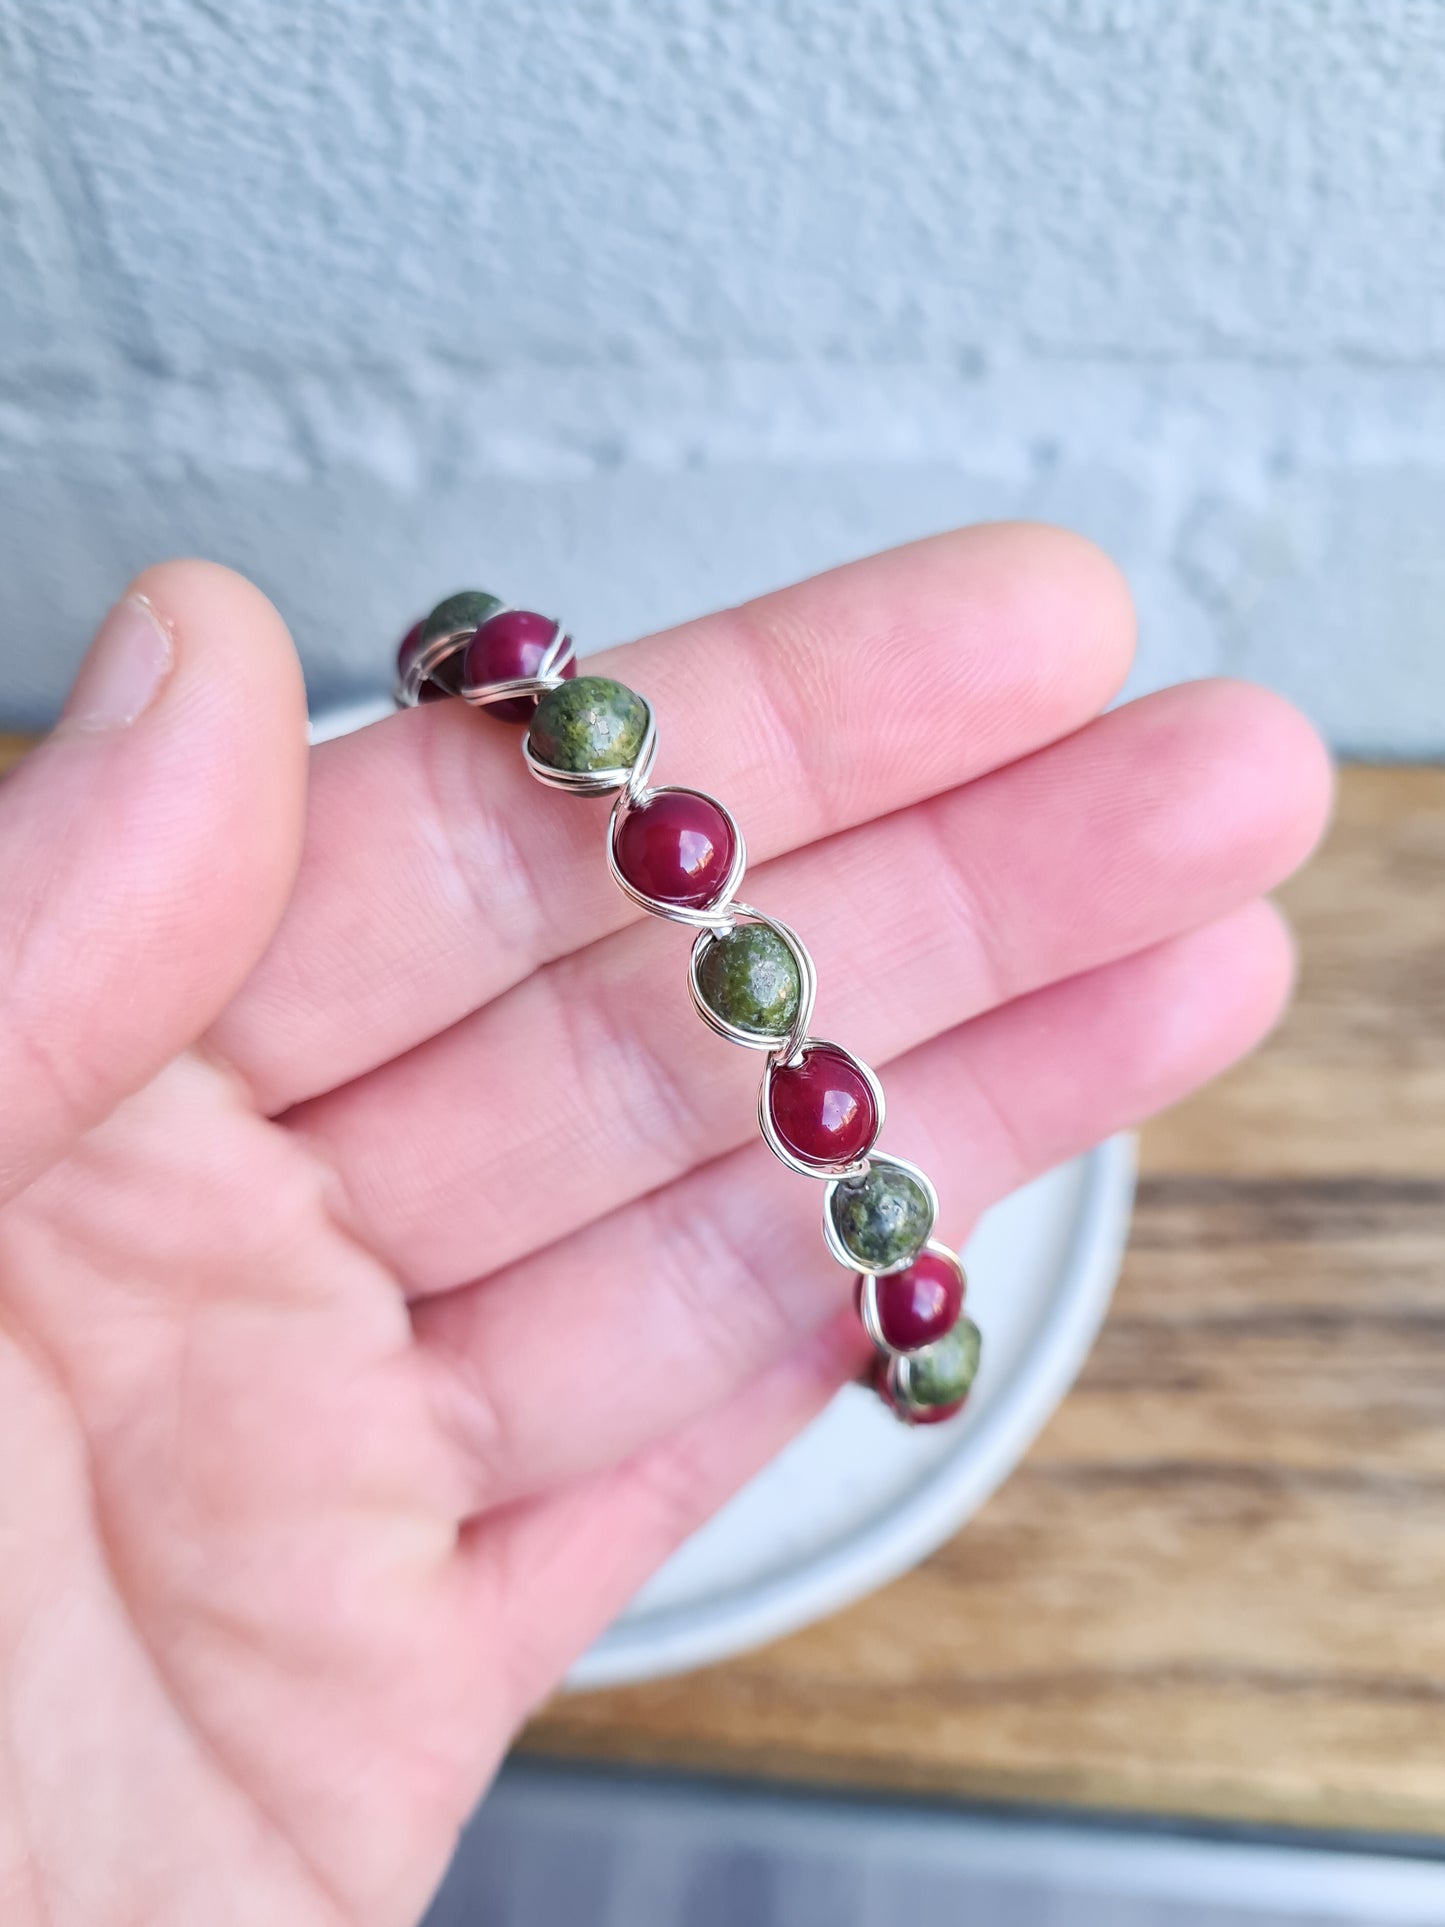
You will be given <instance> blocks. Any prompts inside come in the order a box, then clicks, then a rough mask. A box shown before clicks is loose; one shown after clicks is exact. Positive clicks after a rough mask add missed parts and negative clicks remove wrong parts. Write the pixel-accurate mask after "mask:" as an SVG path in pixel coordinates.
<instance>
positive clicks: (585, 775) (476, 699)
mask: <svg viewBox="0 0 1445 1927" xmlns="http://www.w3.org/2000/svg"><path fill="white" fill-rule="evenodd" d="M492 600H493V601H494V602H495V607H493V608H490V609H488V610H487V613H486V614H485V615H484V616H482V617H481V618H480V619H479V620H478V619H474V620H473V621H472V622H470V623H468V624H467V625H466V626H465V627H462V628H457V629H451V630H447V631H445V632H444V633H443V634H441V635H437V636H433V637H431V638H430V639H429V640H428V642H427V643H426V645H425V647H424V648H422V649H420V650H419V651H418V652H417V653H416V655H415V657H414V658H413V659H412V661H411V662H409V663H408V665H407V667H406V670H405V672H404V673H403V674H402V675H401V676H400V677H398V679H397V683H396V686H395V692H394V693H395V698H396V702H397V704H398V706H399V707H402V708H411V707H414V706H415V705H416V704H417V703H418V702H419V701H420V700H421V691H422V689H423V687H424V686H425V685H426V683H427V682H428V681H430V680H432V679H433V678H435V677H436V676H437V675H438V673H439V672H440V671H442V670H444V669H445V668H446V667H447V666H448V665H449V664H450V663H451V662H452V661H453V660H454V659H455V658H456V657H457V656H459V655H460V654H461V653H462V652H463V651H464V650H465V648H466V645H467V643H468V642H470V640H471V638H472V636H473V635H474V634H475V632H476V629H477V627H478V626H480V622H489V621H491V620H492V618H493V617H494V616H497V615H501V614H503V613H505V612H506V611H507V610H508V609H509V608H510V607H511V606H512V605H510V604H508V603H505V602H503V601H501V600H500V598H492ZM574 661H575V652H574V649H573V644H572V638H571V636H570V635H568V634H567V632H566V630H565V629H564V628H563V626H562V624H561V623H560V622H558V623H557V624H556V626H555V629H554V632H553V635H552V638H551V640H550V642H549V643H548V644H547V647H546V650H545V652H544V654H543V656H542V659H541V661H540V662H539V664H538V666H537V672H536V674H535V675H532V676H516V677H512V678H510V679H508V680H507V681H504V682H492V683H482V684H460V685H457V686H456V693H457V694H458V695H459V696H461V698H462V699H463V701H465V702H468V703H471V704H473V705H474V706H475V707H477V708H487V707H490V705H491V704H493V703H498V702H505V701H510V700H514V699H516V698H517V697H522V696H539V697H540V696H543V695H545V694H546V693H547V691H548V690H550V689H556V688H558V687H559V686H560V685H561V684H562V683H563V682H564V681H565V680H566V673H565V672H566V669H567V667H568V665H569V664H571V663H572V662H574ZM441 686H442V687H444V688H446V687H448V685H446V684H442V685H441ZM638 700H639V701H640V702H641V703H642V704H643V707H644V708H645V710H646V712H647V720H646V723H645V725H644V729H643V735H642V740H641V743H640V744H639V746H638V751H637V754H636V756H635V757H634V759H633V760H632V762H631V763H630V764H627V765H625V766H623V765H619V766H618V767H616V768H613V769H602V770H561V769H557V768H555V767H553V765H551V764H550V763H544V762H542V761H541V760H540V759H539V758H538V757H535V756H534V755H533V754H532V751H531V747H530V742H529V735H530V732H528V735H524V736H523V738H522V756H523V758H524V760H525V762H526V765H527V768H528V769H529V770H530V771H531V773H532V775H533V776H534V777H536V779H537V781H538V782H540V783H545V784H547V786H548V787H549V788H551V789H561V790H568V791H570V792H571V793H572V794H573V795H578V796H605V795H612V794H613V793H614V792H615V800H614V802H613V805H612V809H611V812H610V814H609V818H608V826H607V867H608V869H609V871H610V872H611V875H612V879H613V881H614V882H615V883H616V884H617V886H618V888H619V889H621V890H623V891H624V892H625V893H626V895H627V896H628V897H630V898H631V899H632V901H633V902H634V903H636V904H637V905H638V906H639V907H640V908H641V909H643V910H645V911H647V913H648V914H649V915H650V916H654V917H662V918H665V919H667V920H668V921H669V922H673V923H680V924H686V925H690V926H692V927H693V928H695V929H696V930H697V937H696V939H695V941H694V943H693V946H692V951H691V954H690V956H689V959H688V991H689V994H690V996H691V998H692V1003H693V1007H694V1009H695V1010H696V1011H697V1013H698V1015H699V1016H700V1017H701V1018H702V1020H703V1022H704V1023H705V1024H707V1026H708V1027H709V1029H711V1030H714V1031H716V1032H717V1034H718V1035H719V1036H720V1037H725V1038H726V1039H727V1040H728V1042H729V1043H732V1044H738V1045H741V1046H742V1047H743V1048H744V1049H747V1050H762V1051H765V1052H766V1053H767V1062H766V1063H765V1065H764V1066H763V1075H762V1082H761V1084H760V1086H759V1090H758V1128H759V1130H760V1131H761V1133H762V1137H763V1141H764V1142H765V1143H766V1144H767V1146H768V1149H769V1150H770V1151H771V1152H772V1153H773V1155H774V1156H775V1157H776V1158H777V1159H778V1160H779V1161H780V1162H781V1163H783V1164H785V1165H787V1167H788V1168H789V1170H791V1171H797V1172H798V1173H799V1174H800V1175H801V1176H803V1177H809V1178H817V1179H821V1180H822V1181H823V1182H824V1184H825V1185H826V1189H825V1191H824V1193H823V1236H824V1239H825V1241H826V1243H827V1246H828V1249H829V1251H830V1252H831V1254H832V1255H833V1257H834V1258H835V1259H837V1261H838V1263H839V1264H840V1265H842V1266H843V1267H844V1268H845V1269H846V1270H849V1271H853V1272H856V1273H858V1274H859V1278H860V1285H861V1289H860V1292H859V1317H860V1321H861V1323H862V1325H863V1329H864V1331H865V1332H866V1333H867V1335H868V1337H869V1339H870V1340H871V1342H872V1344H873V1346H874V1348H875V1350H876V1351H877V1353H878V1355H879V1357H880V1359H882V1360H883V1361H885V1363H886V1371H885V1382H886V1386H887V1392H888V1402H889V1403H890V1406H891V1409H892V1410H893V1412H894V1413H895V1415H896V1416H897V1417H898V1418H899V1419H901V1420H902V1421H903V1423H905V1424H912V1423H914V1421H915V1419H916V1418H917V1417H918V1416H919V1415H921V1413H922V1412H923V1410H924V1409H925V1408H922V1407H920V1406H918V1405H917V1404H916V1403H915V1402H914V1400H913V1399H912V1396H911V1387H910V1377H911V1365H910V1354H909V1353H908V1352H906V1351H901V1350H899V1349H897V1348H896V1347H894V1346H892V1345H890V1344H889V1343H888V1340H887V1339H886V1338H885V1336H884V1334H883V1330H882V1326H881V1324H880V1321H879V1312H878V1290H877V1288H878V1280H879V1278H880V1277H886V1276H888V1275H890V1274H891V1273H893V1272H896V1271H901V1270H904V1269H906V1268H907V1266H909V1265H911V1264H913V1263H914V1262H915V1261H916V1259H917V1258H918V1257H919V1256H920V1255H921V1252H920V1251H915V1252H913V1253H912V1254H910V1255H909V1256H907V1257H905V1258H903V1259H901V1260H899V1261H898V1262H897V1263H896V1264H892V1265H887V1266H883V1267H880V1268H877V1269H871V1268H870V1267H869V1266H867V1265H866V1264H864V1263H863V1262H862V1261H861V1260H860V1259H859V1258H858V1257H857V1256H856V1255H855V1254H854V1253H853V1252H851V1251H850V1250H849V1249H848V1247H847V1246H846V1245H845V1244H844V1242H843V1239H842V1237H841V1235H840V1233H839V1231H838V1226H837V1222H836V1219H835V1217H834V1212H833V1203H834V1199H835V1197H836V1196H837V1192H838V1187H839V1186H840V1185H843V1184H848V1183H852V1182H856V1181H857V1180H859V1179H861V1178H864V1177H866V1176H867V1175H868V1174H869V1172H870V1171H871V1170H872V1169H873V1166H874V1164H875V1163H877V1164H881V1165H884V1166H888V1167H890V1168H896V1169H898V1170H901V1171H903V1172H905V1173H906V1174H907V1175H908V1176H909V1177H911V1178H913V1179H914V1180H915V1182H917V1183H918V1184H919V1186H920V1187H921V1188H922V1190H923V1192H924V1196H925V1198H926V1199H927V1202H928V1236H927V1239H926V1241H925V1243H924V1244H923V1246H922V1247H921V1251H928V1252H932V1253H934V1254H935V1255H937V1256H939V1257H942V1258H943V1259H944V1260H945V1261H946V1262H947V1263H949V1264H950V1265H952V1266H953V1267H954V1268H955V1269H956V1270H957V1272H958V1276H959V1280H960V1283H961V1284H965V1285H966V1279H965V1276H964V1270H963V1265H962V1263H961V1261H960V1259H959V1257H958V1255H957V1253H956V1252H954V1251H953V1250H951V1249H950V1247H948V1246H947V1245H944V1244H941V1243H939V1242H938V1241H937V1240H936V1239H935V1238H934V1237H933V1235H932V1231H933V1225H934V1222H935V1221H936V1219H937V1215H938V1193H937V1191H936V1190H935V1189H934V1186H933V1184H932V1181H931V1180H930V1179H929V1178H928V1176H927V1175H926V1174H925V1173H924V1172H923V1171H922V1170H920V1168H919V1167H918V1166H917V1165H916V1164H912V1163H910V1162H909V1160H908V1159H906V1158H900V1157H896V1156H893V1155H891V1154H889V1153H887V1152H881V1151H878V1150H877V1149H876V1145H877V1141H878V1138H879V1136H880V1135H881V1133H882V1129H883V1119H884V1108H885V1100H884V1094H883V1086H882V1084H881V1083H880V1082H879V1079H878V1077H877V1075H876V1073H875V1072H874V1071H873V1070H872V1068H871V1067H870V1066H869V1065H867V1064H865V1063H863V1061H862V1060H861V1059H860V1058H858V1057H855V1056H854V1054H853V1053H852V1052H851V1051H850V1050H847V1049H845V1048H844V1047H843V1046H842V1045H841V1044H835V1043H831V1042H830V1041H829V1040H828V1039H826V1038H822V1037H814V1036H813V1035H812V1033H811V1030H810V1028H809V1026H810V1025H811V1023H812V1018H813V1006H814V1003H815V1002H816V1000H817V994H818V973H817V969H816V966H815V965H814V963H813V959H812V956H811V954H810V952H809V950H808V947H807V945H806V944H805V943H804V942H803V940H802V938H801V937H800V936H799V935H798V933H797V931H796V930H794V929H793V928H792V926H791V925H790V924H786V923H784V922H783V921H782V920H781V918H778V917H773V916H769V915H768V913H767V912H766V911H763V910H757V909H754V908H753V906H752V905H751V904H747V903H743V902H740V901H739V900H738V896H737V892H738V890H739V888H740V887H741V885H742V880H743V875H744V872H745V870H746V868H747V851H746V847H745V844H744V841H743V835H742V831H741V829H740V828H739V826H738V823H737V820H736V818H735V817H734V816H733V814H732V812H731V810H729V809H728V808H727V806H726V805H725V804H724V803H722V802H720V801H719V800H718V798H717V797H715V796H709V795H708V794H707V793H706V792H705V791H702V790H683V786H681V785H678V784H665V785H661V786H659V787H658V788H656V789H653V788H651V787H650V786H649V782H648V779H649V777H650V776H651V774H652V769H653V765H654V763H655V762H656V759H657V724H656V719H655V717H654V715H653V710H652V705H651V704H650V703H649V702H648V701H647V699H646V698H645V697H639V698H638ZM680 790H681V791H682V793H684V794H687V795H691V796H700V797H702V798H703V800H704V801H706V802H708V803H711V804H712V806H713V807H714V808H715V809H716V810H717V811H718V812H719V813H720V815H721V816H722V817H723V818H724V820H725V821H726V823H727V825H728V828H729V830H730V831H731V833H732V838H733V857H732V862H731V863H730V865H729V867H728V873H727V876H726V877H725V878H724V880H723V882H722V884H721V885H720V886H719V888H718V890H717V892H716V894H715V896H714V897H713V898H712V899H711V900H710V901H709V902H708V903H707V904H705V905H702V906H700V907H698V908H691V907H689V906H687V905H682V904H673V903H662V902H659V901H658V900H657V899H656V898H654V897H649V896H647V895H646V894H645V893H644V892H642V891H640V890H638V889H636V888H635V887H634V886H633V885H632V884H631V883H630V882H629V881H628V880H627V878H626V877H625V876H624V875H623V874H622V871H621V868H620V866H619V864H618V861H617V838H618V833H619V831H620V830H621V827H622V824H623V823H624V822H625V820H626V818H627V816H628V814H629V813H630V812H631V811H633V810H636V809H640V808H641V807H642V806H643V805H644V804H646V803H647V802H649V801H651V800H652V799H653V798H654V797H657V796H662V795H665V794H668V793H669V792H677V791H680ZM741 923H758V924H762V925H764V926H765V927H766V928H767V929H769V930H771V931H773V933H774V934H775V935H776V936H777V937H778V938H780V939H781V941H782V942H783V943H784V944H785V945H786V946H787V949H788V951H789V954H790V955H791V956H792V959H793V961H794V963H795V964H796V965H797V969H798V1008H797V1011H796V1013H795V1015H794V1018H793V1022H792V1024H791V1025H790V1027H789V1029H788V1033H787V1035H786V1036H785V1037H783V1038H781V1039H776V1038H773V1037H769V1036H764V1035H761V1034H759V1033H758V1032H756V1031H750V1030H747V1029H745V1028H743V1027H742V1026H740V1025H737V1024H733V1023H731V1022H729V1020H728V1019H727V1018H725V1017H723V1016H722V1015H721V1014H720V1013H719V1012H718V1011H716V1010H714V1009H713V1008H712V1006H711V1005H710V1004H709V1003H708V1002H707V1001H706V999H705V998H704V996H703V994H702V984H701V980H700V977H699V969H700V966H701V963H702V960H703V958H704V956H705V955H706V953H707V949H708V947H709V945H711V944H713V943H715V942H717V941H718V939H719V938H721V937H724V936H728V935H730V934H731V933H732V932H733V931H734V930H735V929H736V928H737V927H738V925H739V924H741ZM814 1050H828V1051H832V1052H835V1053H836V1054H837V1055H838V1056H840V1057H842V1058H844V1059H846V1060H847V1062H848V1063H850V1064H851V1065H853V1066H854V1068H855V1069H856V1070H857V1071H858V1072H859V1073H860V1074H861V1075H862V1077H863V1078H864V1079H865V1081H866V1082H867V1084H868V1087H869V1090H870V1091H871V1093H872V1095H873V1100H874V1105H875V1109H876V1119H875V1126H874V1131H873V1136H872V1139H871V1141H870V1143H869V1145H868V1148H867V1150H866V1151H865V1152H864V1153H863V1154H862V1155H861V1156H859V1157H858V1158H856V1159H854V1160H852V1161H851V1162H849V1163H838V1162H834V1163H826V1162H823V1163H819V1162H817V1161H807V1160H804V1159H802V1158H799V1157H798V1156H796V1155H795V1154H794V1153H793V1152H792V1151H791V1150H790V1149H789V1147H788V1145H787V1144H785V1143H784V1142H783V1140H782V1139H781V1138H780V1137H779V1135H778V1132H777V1130H776V1128H775V1126H774V1124H773V1119H772V1105H771V1098H772V1084H773V1078H774V1077H775V1075H776V1074H777V1073H778V1072H779V1071H783V1070H795V1069H797V1068H798V1066H799V1065H801V1064H802V1063H803V1061H804V1060H805V1058H806V1057H807V1055H808V1053H809V1052H810V1051H814Z"/></svg>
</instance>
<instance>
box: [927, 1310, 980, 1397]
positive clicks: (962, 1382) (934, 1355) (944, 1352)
mask: <svg viewBox="0 0 1445 1927" xmlns="http://www.w3.org/2000/svg"><path fill="white" fill-rule="evenodd" d="M982 1343H983V1340H982V1337H981V1335H980V1333H979V1329H978V1326H977V1325H975V1324H974V1322H973V1320H972V1319H971V1318H960V1319H959V1321H958V1323H957V1324H956V1325H955V1326H954V1328H953V1330H952V1331H951V1332H945V1333H944V1335H943V1337H942V1338H935V1339H934V1341H933V1343H932V1344H931V1345H925V1346H924V1347H923V1349H922V1351H918V1352H913V1353H911V1354H910V1356H909V1360H908V1397H909V1400H910V1402H911V1403H912V1404H914V1405H954V1404H956V1403H957V1402H958V1400H959V1399H961V1398H963V1397H964V1396H965V1395H966V1394H967V1392H968V1388H969V1387H970V1386H971V1385H972V1384H973V1380H974V1375H975V1373H976V1372H977V1371H978V1354H979V1350H980V1347H981V1346H982Z"/></svg>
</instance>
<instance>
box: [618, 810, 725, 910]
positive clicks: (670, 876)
mask: <svg viewBox="0 0 1445 1927" xmlns="http://www.w3.org/2000/svg"><path fill="white" fill-rule="evenodd" d="M736 848H737V839H736V838H735V836H734V835H733V829H732V825H731V824H730V823H729V822H728V820H727V818H726V816H724V815H723V813H722V811H721V810H720V809H719V808H718V806H717V804H716V803H714V802H713V801H712V800H711V799H710V798H709V797H706V796H699V795H698V794H697V793H696V791H694V790H659V791H658V793H657V794H656V795H655V796H649V797H648V798H647V800H646V802H644V803H639V804H638V805H637V806H636V808H635V809H630V810H629V811H628V812H627V814H626V815H625V816H624V817H623V818H622V821H621V822H620V823H619V824H618V827H617V840H616V843H615V845H614V852H613V853H614V855H615V857H616V859H617V868H618V870H619V871H620V872H621V874H622V876H623V878H624V879H625V880H626V881H627V882H628V883H629V884H630V885H631V886H632V888H633V889H634V890H636V891H637V893H638V895H639V896H644V897H648V898H650V899H651V900H652V901H653V902H654V903H667V904H675V905H676V906H677V907H678V908H679V909H686V910H703V909H706V908H707V907H708V905H709V904H713V903H716V902H717V900H718V898H719V897H720V896H721V895H722V893H723V890H724V887H725V886H726V884H727V880H728V871H729V870H730V869H731V868H732V861H733V852H734V851H735V850H736Z"/></svg>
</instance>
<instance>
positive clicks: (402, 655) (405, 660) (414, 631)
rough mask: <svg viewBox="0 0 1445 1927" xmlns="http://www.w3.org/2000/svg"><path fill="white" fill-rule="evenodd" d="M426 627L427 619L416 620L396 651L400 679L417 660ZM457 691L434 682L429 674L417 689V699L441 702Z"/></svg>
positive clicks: (420, 701) (423, 701)
mask: <svg viewBox="0 0 1445 1927" xmlns="http://www.w3.org/2000/svg"><path fill="white" fill-rule="evenodd" d="M425 628H426V622H425V620H422V621H421V622H414V623H413V624H412V625H411V627H410V629H408V630H407V632H406V634H405V635H404V636H403V637H402V639H401V642H400V645H399V646H398V648H397V652H396V673H397V676H398V678H399V679H404V678H405V676H406V672H407V670H408V669H410V668H411V666H412V663H413V662H414V661H415V660H416V655H417V651H418V650H419V649H420V648H421V645H422V640H423V631H424V630H425ZM455 693H456V692H455V691H454V690H451V689H448V688H446V687H445V685H444V684H443V683H440V682H434V681H433V680H432V679H431V677H430V676H428V678H427V679H426V681H425V682H424V683H423V684H422V686H421V688H420V689H419V690H418V691H417V698H416V699H417V701H418V702H419V703H439V702H441V701H443V700H444V699H445V698H446V697H447V696H451V695H454V694H455Z"/></svg>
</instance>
